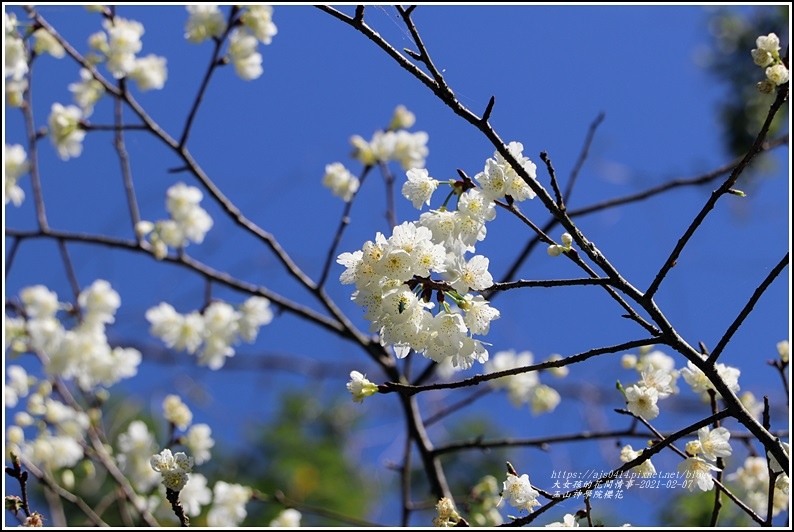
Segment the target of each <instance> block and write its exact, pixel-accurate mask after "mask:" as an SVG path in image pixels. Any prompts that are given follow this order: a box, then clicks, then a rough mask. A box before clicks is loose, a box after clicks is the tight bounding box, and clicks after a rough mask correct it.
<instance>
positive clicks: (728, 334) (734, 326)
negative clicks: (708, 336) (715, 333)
mask: <svg viewBox="0 0 794 532" xmlns="http://www.w3.org/2000/svg"><path fill="white" fill-rule="evenodd" d="M788 262H789V254H788V253H786V255H785V256H784V257H783V258H782V259H781V260H780V262H778V263H777V264H776V265H775V267H774V268H772V270H771V271H770V272H769V273H768V274H767V275H766V277H764V280H763V281H762V282H761V284H760V285H758V288H756V289H755V291H754V292H753V295H752V296H750V299H749V300H747V304H745V306H744V308H742V310H741V312H739V315H738V316H736V319H735V320H733V323H731V325H730V327H728V329H727V330H726V331H725V334H723V335H722V338H720V341H719V342H717V345H716V347H714V350H713V351H712V352H711V355H709V357H708V359H707V363H708V364H714V363H716V362H717V357H719V356H720V354H721V353H722V351H723V350H724V349H725V347H726V346H727V345H728V342H730V341H731V338H732V337H733V335H734V334H736V331H738V330H739V327H741V325H742V323H743V322H744V320H745V319H747V316H749V315H750V313H751V312H752V311H753V307H755V304H756V303H757V302H758V300H759V299H761V296H762V295H763V294H764V292H766V289H767V288H769V286H770V285H771V284H772V282H773V281H774V280H775V279H776V278H777V276H778V275H780V273H781V272H782V271H783V269H784V268H785V267H786V266H788Z"/></svg>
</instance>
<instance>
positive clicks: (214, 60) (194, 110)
mask: <svg viewBox="0 0 794 532" xmlns="http://www.w3.org/2000/svg"><path fill="white" fill-rule="evenodd" d="M237 11H238V9H237V7H236V6H232V8H231V9H230V11H229V20H228V21H227V24H226V30H225V31H224V32H223V35H221V36H220V37H218V38H216V39H214V40H213V42H214V43H215V49H214V50H213V51H212V55H211V56H210V64H209V66H208V67H207V71H206V72H205V73H204V77H203V78H202V80H201V85H200V86H199V90H198V93H196V97H195V98H194V99H193V105H191V106H190V111H189V112H188V115H187V120H186V121H185V127H184V129H183V130H182V136H181V137H180V139H179V148H180V149H181V148H183V147H184V146H185V145H186V144H187V139H188V136H189V135H190V130H191V128H192V126H193V121H194V120H195V118H196V116H197V115H198V109H199V106H200V105H201V102H202V100H203V99H204V94H205V93H206V92H207V87H209V84H210V79H212V74H213V73H214V72H215V69H217V68H218V66H219V61H218V60H219V59H220V56H221V46H223V42H224V41H225V40H226V38H227V37H228V35H229V33H230V32H231V31H232V30H233V29H234V27H235V26H234V17H235V15H236V14H237Z"/></svg>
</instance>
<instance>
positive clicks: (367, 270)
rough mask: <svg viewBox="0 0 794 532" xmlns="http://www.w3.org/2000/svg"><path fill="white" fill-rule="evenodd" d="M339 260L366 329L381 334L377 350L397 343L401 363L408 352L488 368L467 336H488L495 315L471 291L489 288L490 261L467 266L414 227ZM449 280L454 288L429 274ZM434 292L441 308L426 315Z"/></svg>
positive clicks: (402, 227)
mask: <svg viewBox="0 0 794 532" xmlns="http://www.w3.org/2000/svg"><path fill="white" fill-rule="evenodd" d="M337 262H339V263H340V264H342V265H343V266H345V267H346V268H347V269H346V270H345V272H344V273H342V275H341V277H340V280H341V282H342V284H355V285H356V291H355V292H354V293H353V296H352V299H353V300H354V301H355V302H356V303H357V304H358V305H360V306H363V307H365V308H366V309H367V312H366V314H365V318H366V319H367V320H369V321H370V322H371V323H372V326H371V329H372V330H373V331H379V332H380V341H381V344H382V345H394V346H395V354H396V355H397V357H398V358H404V357H405V356H406V355H407V354H408V352H409V351H410V350H411V349H413V350H414V351H416V352H418V353H422V354H423V355H424V356H425V357H427V358H430V359H431V360H434V361H435V362H442V361H444V360H445V359H447V358H451V359H452V363H453V365H454V366H456V367H461V368H463V369H468V368H470V367H471V366H472V364H473V363H474V361H475V360H478V361H480V362H485V361H486V360H487V359H488V352H487V350H486V349H485V347H484V346H483V344H482V342H480V341H479V340H476V339H474V338H473V337H472V334H487V332H488V330H489V328H490V322H491V320H494V319H496V318H498V317H499V312H498V311H497V310H496V309H493V308H491V307H490V306H489V304H488V301H486V300H485V298H483V297H482V296H480V295H478V296H472V295H471V294H470V293H467V292H468V290H469V289H473V290H482V289H484V288H487V287H488V286H490V285H491V284H492V282H493V281H492V279H491V276H490V274H489V273H488V271H487V266H488V259H486V258H485V257H482V256H479V255H478V256H476V257H474V258H473V259H471V261H469V262H465V260H464V259H462V258H460V257H459V256H456V255H454V254H453V253H448V250H447V248H445V247H444V246H443V245H441V244H437V243H435V242H434V240H433V232H432V231H431V230H430V229H429V228H427V227H423V226H420V225H417V224H415V223H413V222H405V223H403V224H402V225H399V226H397V227H395V228H394V232H393V234H392V236H391V237H389V238H388V239H387V238H385V237H384V236H383V235H382V234H380V233H378V234H377V235H376V239H375V242H372V241H368V242H366V243H365V244H364V247H363V249H362V250H359V251H356V252H355V253H343V254H341V255H340V256H339V258H338V260H337ZM442 272H443V273H445V274H446V276H447V278H451V277H452V276H450V275H449V274H453V276H454V280H452V282H439V281H432V280H431V279H430V275H431V274H432V273H442ZM433 290H438V296H437V297H438V300H439V302H440V303H441V305H440V307H441V308H440V309H439V311H438V313H437V314H435V315H433V314H431V312H430V309H431V308H433V307H434V304H433V303H431V302H430V301H429V299H430V297H431V294H432V292H433ZM446 299H452V300H453V301H454V302H455V303H456V304H457V306H458V308H459V309H460V310H462V311H463V312H464V314H460V313H457V312H454V311H453V310H452V309H451V308H450V306H449V304H448V303H447V302H446Z"/></svg>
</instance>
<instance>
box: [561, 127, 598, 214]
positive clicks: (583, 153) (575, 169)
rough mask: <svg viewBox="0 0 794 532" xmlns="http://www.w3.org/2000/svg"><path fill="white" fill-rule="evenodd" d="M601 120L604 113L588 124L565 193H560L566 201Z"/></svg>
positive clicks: (569, 196) (568, 199)
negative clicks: (588, 126) (585, 135)
mask: <svg viewBox="0 0 794 532" xmlns="http://www.w3.org/2000/svg"><path fill="white" fill-rule="evenodd" d="M603 121H604V113H603V112H602V113H598V116H597V117H596V118H595V120H593V123H592V124H590V129H588V130H587V137H586V138H585V141H584V145H583V146H582V151H581V152H580V153H579V158H578V159H577V160H576V164H575V165H574V167H573V170H572V171H571V177H569V178H568V186H566V187H565V193H564V194H563V195H562V197H563V199H564V200H565V201H566V202H567V201H570V199H571V194H572V193H573V187H574V184H576V180H577V178H578V177H579V172H580V171H581V170H582V166H584V162H585V161H586V160H587V155H588V154H589V153H590V146H592V144H593V139H594V138H595V132H596V129H598V126H600V125H601V122H603Z"/></svg>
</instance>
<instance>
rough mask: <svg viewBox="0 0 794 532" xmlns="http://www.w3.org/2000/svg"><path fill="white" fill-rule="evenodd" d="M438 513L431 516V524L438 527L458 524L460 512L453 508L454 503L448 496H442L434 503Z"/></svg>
mask: <svg viewBox="0 0 794 532" xmlns="http://www.w3.org/2000/svg"><path fill="white" fill-rule="evenodd" d="M436 511H437V512H438V515H437V516H436V517H434V518H433V526H435V527H440V528H447V527H454V526H460V525H458V523H460V519H461V517H460V514H459V513H458V511H457V510H456V509H455V503H454V502H453V501H452V499H450V498H449V497H442V498H441V499H439V501H438V503H436Z"/></svg>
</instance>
